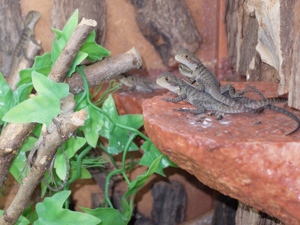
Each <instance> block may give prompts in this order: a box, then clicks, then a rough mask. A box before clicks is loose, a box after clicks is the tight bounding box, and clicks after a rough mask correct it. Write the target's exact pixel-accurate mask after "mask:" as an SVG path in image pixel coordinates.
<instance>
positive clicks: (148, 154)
mask: <svg viewBox="0 0 300 225" xmlns="http://www.w3.org/2000/svg"><path fill="white" fill-rule="evenodd" d="M141 149H143V150H144V154H143V156H142V158H141V160H140V162H139V164H140V165H143V166H148V167H150V166H151V165H152V164H153V162H154V161H156V160H157V158H159V157H162V160H161V162H160V164H159V166H158V167H157V168H156V171H155V172H156V173H158V174H160V175H162V176H165V174H164V172H163V169H164V168H167V167H169V166H173V167H177V165H176V164H175V163H173V162H172V161H171V160H170V159H169V158H168V157H167V156H165V155H163V154H162V153H161V152H160V151H159V150H158V149H157V148H156V147H155V145H154V144H153V143H152V142H149V141H145V142H144V143H143V145H142V146H141Z"/></svg>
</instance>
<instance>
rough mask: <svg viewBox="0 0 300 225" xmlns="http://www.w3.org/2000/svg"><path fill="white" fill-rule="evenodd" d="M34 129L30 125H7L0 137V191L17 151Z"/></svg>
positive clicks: (31, 124)
mask: <svg viewBox="0 0 300 225" xmlns="http://www.w3.org/2000/svg"><path fill="white" fill-rule="evenodd" d="M34 127H35V124H34V123H30V124H14V123H10V124H8V125H7V126H6V127H5V128H4V130H3V132H2V135H1V136H0V146H1V147H0V190H1V189H2V187H3V184H4V182H5V180H6V178H7V174H8V171H9V167H10V164H11V162H12V161H13V159H14V158H15V156H16V154H17V152H18V149H19V148H20V147H21V146H22V144H23V142H24V141H25V140H26V138H27V136H28V135H29V134H30V133H31V131H32V130H33V128H34Z"/></svg>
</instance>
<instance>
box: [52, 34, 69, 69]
mask: <svg viewBox="0 0 300 225" xmlns="http://www.w3.org/2000/svg"><path fill="white" fill-rule="evenodd" d="M66 44H67V41H66V40H65V39H64V38H63V37H61V38H60V39H56V38H55V37H54V39H53V41H52V48H51V61H52V62H53V63H54V62H55V61H56V60H57V59H58V57H59V56H60V53H61V52H62V50H63V49H64V47H65V46H66Z"/></svg>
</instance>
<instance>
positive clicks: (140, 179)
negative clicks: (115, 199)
mask: <svg viewBox="0 0 300 225" xmlns="http://www.w3.org/2000/svg"><path fill="white" fill-rule="evenodd" d="M162 159H163V155H161V156H159V157H157V158H156V159H155V160H154V161H153V163H152V164H151V165H150V166H149V169H148V170H147V171H146V172H145V173H143V174H142V175H139V176H137V178H136V179H135V180H134V181H133V182H131V184H130V185H129V186H128V190H127V191H126V193H125V194H124V198H127V197H129V196H131V195H134V194H136V193H137V191H138V190H139V189H140V188H141V187H142V186H144V185H145V183H146V182H147V181H148V179H149V177H150V176H151V175H152V174H153V173H155V172H156V171H157V169H158V167H159V166H160V163H161V160H162Z"/></svg>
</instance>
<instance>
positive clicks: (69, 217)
mask: <svg viewBox="0 0 300 225" xmlns="http://www.w3.org/2000/svg"><path fill="white" fill-rule="evenodd" d="M70 194H71V191H60V192H58V193H56V194H55V195H53V196H52V197H48V198H45V199H44V201H43V202H41V203H38V204H37V205H36V211H37V214H38V217H39V218H38V220H37V221H36V222H35V223H34V224H35V225H52V224H53V225H67V224H72V225H76V224H78V225H82V224H87V221H88V224H89V225H94V224H95V225H96V224H99V223H100V222H101V220H100V219H98V218H96V217H95V216H92V215H89V214H86V213H81V212H74V211H71V210H69V209H63V208H62V205H63V203H64V202H65V201H66V199H67V198H68V197H69V195H70Z"/></svg>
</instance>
